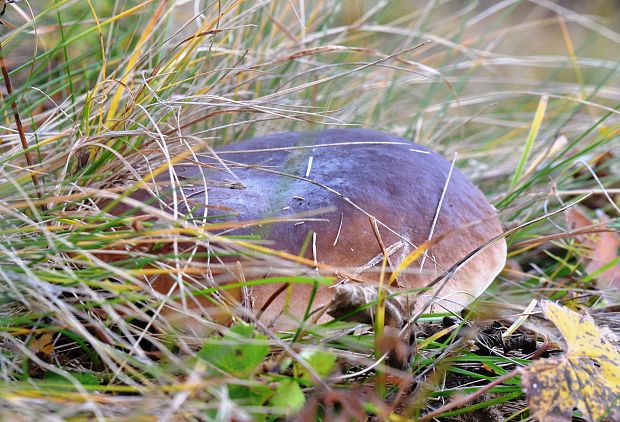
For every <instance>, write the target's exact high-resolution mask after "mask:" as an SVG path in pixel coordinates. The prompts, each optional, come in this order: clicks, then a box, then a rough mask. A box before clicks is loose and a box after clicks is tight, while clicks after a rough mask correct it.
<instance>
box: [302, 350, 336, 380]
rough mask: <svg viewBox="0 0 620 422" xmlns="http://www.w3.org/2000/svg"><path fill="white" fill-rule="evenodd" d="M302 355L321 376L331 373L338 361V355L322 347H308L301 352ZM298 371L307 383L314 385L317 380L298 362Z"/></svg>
mask: <svg viewBox="0 0 620 422" xmlns="http://www.w3.org/2000/svg"><path fill="white" fill-rule="evenodd" d="M301 357H302V358H303V359H304V360H305V361H306V362H307V363H308V365H310V367H312V369H314V372H316V373H317V375H319V376H320V377H321V378H325V377H327V376H328V375H329V374H331V372H332V369H334V364H335V363H336V355H335V354H333V353H332V352H329V351H326V350H321V349H306V350H304V351H303V352H302V353H301ZM296 369H297V371H298V372H297V373H298V374H299V377H300V378H301V381H302V383H303V384H305V385H314V384H315V383H316V382H315V381H314V379H313V378H312V376H311V375H310V373H309V372H308V370H307V369H306V368H304V367H303V366H301V365H299V364H296Z"/></svg>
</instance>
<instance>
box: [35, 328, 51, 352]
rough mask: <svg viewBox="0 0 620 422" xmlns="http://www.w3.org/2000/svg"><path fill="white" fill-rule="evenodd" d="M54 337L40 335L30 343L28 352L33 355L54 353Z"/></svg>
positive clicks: (47, 334)
mask: <svg viewBox="0 0 620 422" xmlns="http://www.w3.org/2000/svg"><path fill="white" fill-rule="evenodd" d="M53 339H54V337H53V336H52V334H50V333H45V334H42V335H41V336H40V337H38V338H35V339H34V340H32V342H30V350H32V351H33V352H35V353H43V354H44V355H49V354H51V353H52V352H53V351H54V342H53Z"/></svg>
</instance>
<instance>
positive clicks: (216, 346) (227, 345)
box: [198, 324, 269, 377]
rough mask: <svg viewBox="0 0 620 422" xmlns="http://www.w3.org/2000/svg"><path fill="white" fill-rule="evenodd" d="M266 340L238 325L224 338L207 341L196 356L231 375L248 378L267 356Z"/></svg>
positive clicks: (249, 329)
mask: <svg viewBox="0 0 620 422" xmlns="http://www.w3.org/2000/svg"><path fill="white" fill-rule="evenodd" d="M266 340H267V337H265V336H263V335H260V334H256V333H255V332H254V327H252V326H251V325H247V324H240V325H236V326H234V327H231V328H230V330H229V333H228V334H227V335H225V336H224V337H211V338H209V339H207V341H205V343H204V345H203V347H202V349H201V350H200V352H198V356H199V357H200V358H202V359H204V360H205V361H207V362H209V363H210V364H212V365H213V366H216V367H217V368H219V369H221V370H222V371H225V372H228V373H230V374H231V375H235V376H238V377H248V376H250V375H251V374H252V372H254V370H255V369H256V367H257V366H258V365H260V364H261V363H262V362H263V360H264V359H265V358H266V357H267V355H268V354H269V346H268V345H267V342H266Z"/></svg>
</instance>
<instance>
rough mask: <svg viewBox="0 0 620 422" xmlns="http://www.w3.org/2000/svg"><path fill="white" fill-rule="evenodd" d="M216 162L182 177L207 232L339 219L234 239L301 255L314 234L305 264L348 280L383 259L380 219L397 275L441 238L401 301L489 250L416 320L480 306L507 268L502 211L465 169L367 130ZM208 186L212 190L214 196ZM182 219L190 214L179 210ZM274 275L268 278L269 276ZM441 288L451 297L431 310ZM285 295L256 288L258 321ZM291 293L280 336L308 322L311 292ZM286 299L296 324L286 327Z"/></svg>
mask: <svg viewBox="0 0 620 422" xmlns="http://www.w3.org/2000/svg"><path fill="white" fill-rule="evenodd" d="M215 152H216V154H217V159H216V158H215V157H213V155H212V154H202V155H201V156H200V158H199V159H200V161H201V162H202V163H203V165H202V166H197V165H195V164H181V165H177V166H175V173H176V175H177V177H178V180H181V181H182V183H183V184H184V187H183V190H184V193H185V195H186V196H187V197H189V198H190V201H191V204H192V206H193V207H195V208H193V209H192V212H193V213H194V215H195V216H197V215H202V214H203V212H204V211H205V210H204V208H205V205H206V204H208V205H209V207H208V208H207V210H206V213H207V214H208V215H210V216H212V217H213V218H214V219H209V220H208V221H209V222H218V221H225V220H237V221H253V220H262V219H266V218H271V217H273V218H283V217H286V216H291V215H293V216H294V215H298V214H302V213H312V212H313V211H316V210H320V209H325V208H330V209H331V210H330V211H328V212H323V213H321V214H320V215H314V216H313V217H314V219H310V220H311V221H309V219H307V218H306V219H304V218H301V219H300V218H298V219H292V221H282V222H276V223H270V224H262V225H255V226H250V227H243V228H239V229H235V230H233V231H228V232H227V234H243V235H258V236H260V237H261V238H262V239H265V240H267V241H270V247H272V248H273V249H277V250H283V251H286V252H289V253H291V254H299V252H300V250H301V249H302V245H303V244H304V241H305V240H306V239H307V237H308V233H309V231H312V232H313V233H315V238H314V239H315V240H314V241H315V245H311V246H310V247H308V248H307V250H306V252H305V257H307V258H310V259H315V260H316V261H317V262H318V263H322V264H327V265H330V266H333V267H336V268H341V269H343V270H346V271H348V272H349V273H350V272H354V270H355V269H356V268H360V267H364V266H365V265H366V264H368V263H369V262H370V261H371V260H373V258H375V257H377V256H379V257H381V256H382V255H381V254H382V248H381V245H380V243H379V239H378V237H377V235H376V233H375V230H374V229H373V223H372V219H373V218H375V219H376V227H377V228H378V233H379V236H380V238H381V241H382V242H383V244H384V246H385V247H386V248H388V249H390V246H392V245H396V247H398V246H400V247H398V248H397V249H396V250H395V251H394V253H393V254H392V255H391V256H390V260H391V264H392V266H393V268H395V267H396V266H398V264H399V263H400V262H401V261H402V260H403V259H404V258H405V257H406V256H407V255H408V254H410V253H411V252H412V251H413V250H414V249H415V248H416V247H417V246H419V245H421V244H423V243H424V242H425V241H427V240H428V239H429V237H431V232H432V238H433V239H435V242H434V243H431V246H430V248H429V250H428V251H427V254H428V256H427V257H426V258H425V262H424V266H423V267H421V260H418V261H416V262H414V263H413V264H412V265H411V266H410V267H409V268H408V270H407V271H406V272H404V273H403V274H401V275H400V276H399V277H398V280H397V281H398V283H399V286H395V287H396V289H397V290H398V289H402V290H404V291H409V290H411V289H423V288H425V287H426V286H428V285H429V284H430V283H432V282H433V280H436V278H437V277H440V276H442V275H443V274H444V272H445V271H446V270H447V269H450V268H451V267H453V266H454V265H455V264H457V263H458V262H459V261H461V260H462V259H463V258H464V257H466V256H467V255H468V254H470V253H472V252H474V251H476V250H477V249H478V248H480V247H481V246H483V245H485V247H484V248H483V249H482V250H480V251H479V252H478V253H477V254H475V255H474V256H473V257H472V258H471V259H469V260H468V261H467V262H466V263H465V264H464V265H462V266H459V267H458V269H457V270H456V272H455V273H453V274H452V275H451V276H450V277H449V279H448V280H447V281H446V282H445V284H444V283H438V284H437V285H435V286H434V287H433V288H431V289H427V290H426V291H422V292H420V294H419V295H418V297H417V303H416V305H415V307H416V309H420V308H421V306H423V305H425V304H426V303H427V302H429V301H430V300H432V303H431V304H430V307H431V310H432V311H438V312H445V311H453V312H456V311H459V310H461V309H462V308H463V307H464V306H466V305H468V304H469V303H470V302H472V301H473V300H474V299H475V298H477V297H478V296H479V295H480V294H482V293H483V292H484V290H485V289H486V288H487V287H488V286H489V284H490V283H491V282H492V281H493V279H494V278H495V276H496V275H497V274H498V273H499V272H500V271H501V269H502V268H503V266H504V263H505V259H506V243H505V241H504V239H503V238H499V239H496V240H495V241H493V242H491V243H489V244H487V242H488V241H489V240H491V239H493V238H495V237H496V236H498V235H500V234H501V233H502V228H501V223H500V221H499V218H498V215H497V212H496V210H495V209H494V207H493V206H492V205H491V204H489V202H488V200H487V199H486V198H485V196H484V195H483V194H482V192H481V191H480V190H479V189H478V188H477V187H476V186H474V185H473V184H472V183H471V182H469V181H468V180H467V178H466V177H465V176H464V175H463V174H462V173H461V172H460V171H459V170H458V169H456V168H454V169H453V170H452V172H451V173H450V170H451V163H450V162H448V161H447V160H445V159H444V158H443V157H441V156H440V155H438V154H436V153H434V152H432V151H430V150H428V149H427V148H425V147H423V146H420V145H417V144H415V143H412V142H410V141H408V140H406V139H402V138H399V137H395V136H392V135H389V134H385V133H382V132H377V131H373V130H368V129H330V130H326V131H323V132H312V133H302V132H285V133H277V134H273V135H268V136H261V137H257V138H253V139H249V140H246V141H241V142H238V143H235V144H233V145H228V146H226V147H222V148H220V149H218V150H216V151H215ZM310 161H311V164H309V162H310ZM222 163H226V166H227V167H228V169H224V166H223V165H222ZM231 173H232V174H231ZM449 174H450V178H449V180H448V183H447V189H444V188H445V186H446V180H447V179H448V175H449ZM203 175H204V177H206V179H207V181H208V182H207V185H208V186H209V188H208V190H207V191H206V192H205V190H204V187H202V177H203ZM161 181H164V182H165V179H163V178H160V182H161ZM239 181H240V182H241V183H242V184H243V185H244V186H245V187H244V188H242V189H239V188H236V189H231V188H230V186H231V182H233V183H238V182H239ZM192 184H193V186H191V185H192ZM237 187H238V186H237ZM444 190H445V194H444V195H443V200H442V203H441V207H440V209H439V211H438V212H437V209H438V206H439V204H440V199H441V198H442V193H443V192H444ZM213 206H215V208H211V207H213ZM178 207H179V209H181V211H183V212H187V209H185V208H183V205H182V204H181V203H180V202H179V204H178ZM221 209H226V211H222V210H221ZM437 213H438V214H437ZM436 214H437V215H438V217H437V219H436V224H435V225H434V227H433V222H434V220H435V218H436ZM317 220H318V221H317ZM399 242H400V243H399ZM315 253H316V255H314V254H315ZM380 267H381V264H380V261H379V265H375V266H373V267H371V268H368V269H366V270H364V271H363V272H361V276H362V277H363V278H364V279H365V280H368V282H370V283H373V282H378V280H379V278H380ZM269 271H270V270H268V269H266V270H265V274H266V273H267V272H269ZM322 275H330V274H322ZM254 276H256V274H255V275H254ZM386 280H387V278H386ZM439 284H444V285H443V286H442V289H441V291H440V292H439V293H438V294H437V297H436V298H434V299H433V297H432V296H433V294H435V293H436V291H435V289H437V287H438V286H439ZM280 287H281V286H280V285H278V284H265V285H260V286H254V287H253V288H252V290H251V296H252V298H253V300H254V309H260V308H262V307H263V305H264V304H265V302H266V301H268V300H269V298H270V296H272V295H273V294H274V292H276V291H277V290H278V289H279V288H280ZM393 287H394V286H393ZM292 289H293V291H292V294H291V295H290V296H289V295H286V294H280V295H279V296H277V297H276V298H275V300H273V301H272V302H271V304H270V305H269V306H268V308H267V309H266V311H265V313H264V315H263V318H264V319H266V320H267V321H269V320H271V319H273V318H276V317H279V318H280V319H279V322H278V326H280V327H284V326H287V325H289V326H290V325H291V324H292V323H291V321H294V320H299V319H301V318H302V316H303V315H304V313H305V311H306V308H307V306H308V300H309V298H310V296H311V291H312V286H310V285H306V284H293V285H292ZM333 292H334V290H333V289H332V288H331V287H329V286H320V287H319V288H318V291H317V294H316V298H315V302H314V304H313V305H314V306H315V307H316V306H320V305H325V304H327V303H328V302H329V300H330V298H332V297H333ZM287 296H289V299H288V300H289V302H288V310H287V312H285V314H286V315H288V318H287V317H286V316H283V315H281V314H282V311H283V309H284V307H285V303H286V301H287V298H286V297H287Z"/></svg>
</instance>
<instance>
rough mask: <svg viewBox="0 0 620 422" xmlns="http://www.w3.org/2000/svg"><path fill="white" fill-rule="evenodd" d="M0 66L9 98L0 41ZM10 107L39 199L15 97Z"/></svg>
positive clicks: (38, 189) (7, 75)
mask: <svg viewBox="0 0 620 422" xmlns="http://www.w3.org/2000/svg"><path fill="white" fill-rule="evenodd" d="M0 68H1V69H2V76H3V77H4V84H5V85H6V91H7V93H8V96H9V98H10V97H12V96H13V86H12V85H11V79H10V78H9V70H8V69H7V67H6V63H5V61H4V55H3V54H2V43H0ZM11 108H12V109H13V116H14V117H15V125H16V126H17V132H18V133H19V139H20V141H21V144H22V148H23V150H24V155H25V157H26V163H27V164H28V169H29V171H30V178H31V179H32V184H33V185H34V189H35V192H36V194H37V197H38V198H39V199H41V190H40V188H39V179H38V177H37V174H36V173H35V171H34V170H33V168H32V167H33V160H32V155H31V154H30V151H28V141H27V140H26V134H25V133H24V127H23V126H22V120H21V118H20V117H19V111H18V110H17V102H15V98H12V99H11Z"/></svg>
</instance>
